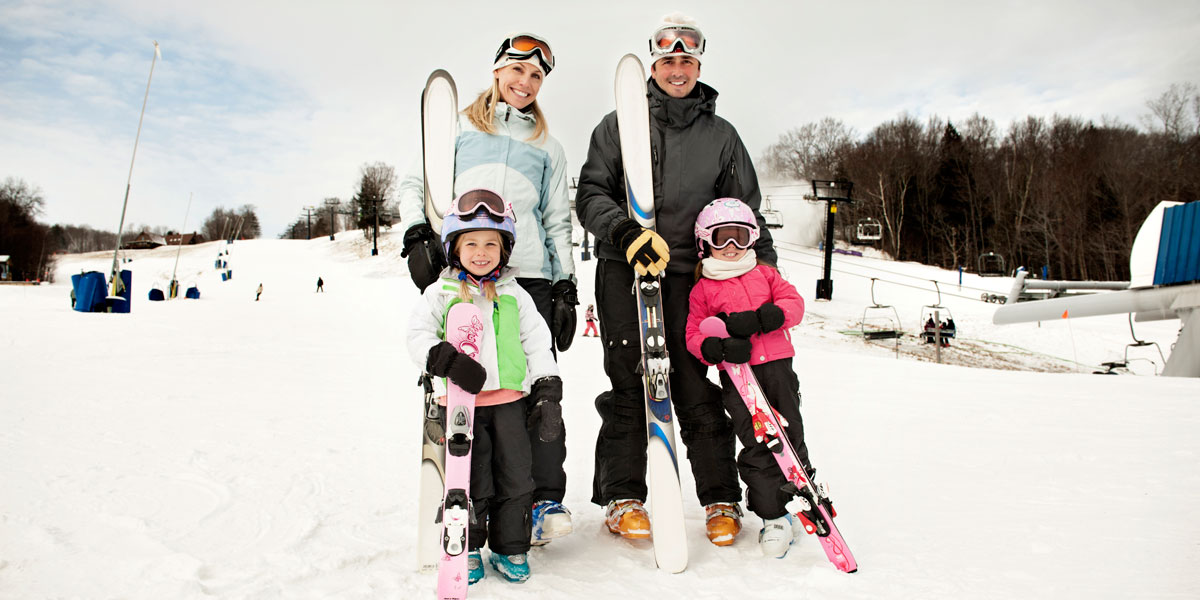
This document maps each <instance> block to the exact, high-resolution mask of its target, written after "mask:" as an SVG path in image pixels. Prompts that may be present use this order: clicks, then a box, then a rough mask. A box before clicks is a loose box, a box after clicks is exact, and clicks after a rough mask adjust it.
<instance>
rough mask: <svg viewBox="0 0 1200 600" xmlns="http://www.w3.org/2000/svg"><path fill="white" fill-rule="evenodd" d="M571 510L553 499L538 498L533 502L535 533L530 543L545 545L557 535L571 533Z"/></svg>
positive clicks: (533, 531)
mask: <svg viewBox="0 0 1200 600" xmlns="http://www.w3.org/2000/svg"><path fill="white" fill-rule="evenodd" d="M571 531H572V526H571V511H569V510H567V507H565V506H563V505H562V503H559V502H555V501H553V500H538V501H537V502H534V503H533V530H532V533H533V535H532V536H531V539H530V540H529V543H530V544H532V545H534V546H544V545H546V544H549V543H550V540H552V539H554V538H556V537H562V536H564V535H567V534H568V533H571Z"/></svg>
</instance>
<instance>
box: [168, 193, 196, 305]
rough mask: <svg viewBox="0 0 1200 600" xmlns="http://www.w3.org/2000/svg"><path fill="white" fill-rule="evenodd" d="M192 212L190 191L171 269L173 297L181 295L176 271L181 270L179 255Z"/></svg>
mask: <svg viewBox="0 0 1200 600" xmlns="http://www.w3.org/2000/svg"><path fill="white" fill-rule="evenodd" d="M190 212H192V193H191V192H188V205H187V210H185V211H183V227H181V228H180V229H179V250H176V251H175V266H174V267H173V268H172V269H171V299H174V298H175V297H176V296H178V295H179V282H178V281H176V280H175V273H176V272H177V271H178V270H179V255H180V254H182V253H183V230H184V228H186V227H187V218H188V213H190Z"/></svg>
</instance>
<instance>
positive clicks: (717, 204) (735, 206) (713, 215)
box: [696, 198, 758, 258]
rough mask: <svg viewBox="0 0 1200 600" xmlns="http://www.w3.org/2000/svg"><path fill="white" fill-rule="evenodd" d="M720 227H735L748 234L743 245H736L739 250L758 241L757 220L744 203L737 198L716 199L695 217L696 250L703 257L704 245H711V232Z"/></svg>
mask: <svg viewBox="0 0 1200 600" xmlns="http://www.w3.org/2000/svg"><path fill="white" fill-rule="evenodd" d="M722 225H736V226H738V227H743V228H745V229H746V231H748V232H749V236H748V238H747V239H748V241H747V242H746V244H745V245H742V244H737V245H738V247H739V248H743V247H744V248H749V247H750V246H753V245H754V242H756V241H758V218H757V217H756V216H755V215H754V210H753V209H751V208H750V207H749V206H748V205H747V204H746V203H745V202H742V201H741V200H738V199H737V198H717V199H716V200H713V201H712V202H709V203H708V206H705V207H704V208H703V209H702V210H701V211H700V214H699V215H697V216H696V250H697V251H699V254H700V257H701V258H703V257H704V245H705V244H712V242H713V232H714V231H716V229H717V228H718V227H720V226H722Z"/></svg>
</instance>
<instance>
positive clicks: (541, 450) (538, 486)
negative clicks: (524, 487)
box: [517, 277, 567, 502]
mask: <svg viewBox="0 0 1200 600" xmlns="http://www.w3.org/2000/svg"><path fill="white" fill-rule="evenodd" d="M517 283H518V284H520V286H521V287H522V288H525V291H527V292H529V295H530V296H533V303H534V304H535V305H537V309H538V312H539V313H541V314H542V318H543V319H545V320H546V327H550V328H551V329H550V332H551V334H553V332H554V329H553V328H552V326H551V324H550V318H551V316H550V315H551V314H552V313H551V308H552V306H553V301H552V299H553V295H552V294H551V291H550V290H551V288H550V282H549V281H548V280H546V279H525V278H523V277H518V278H517ZM551 337H553V335H552V336H551ZM550 351H551V352H554V342H553V341H551V342H550ZM555 357H556V358H557V357H558V354H557V353H555ZM565 383H566V382H565V381H564V384H565ZM564 388H565V386H564ZM528 410H530V411H532V410H533V403H532V402H529V403H528ZM563 429H564V431H563V434H562V435H561V436H559V438H558V439H557V440H554V441H553V442H543V441H542V439H541V438H540V437H538V432H537V428H534V429H532V430H530V431H529V445H530V447H531V448H532V449H533V486H534V489H533V501H534V502H537V501H539V500H553V501H555V502H562V501H563V496H564V495H566V493H567V472H566V471H565V470H563V462H565V461H566V460H567V432H566V430H565V429H566V427H565V426H564V428H563Z"/></svg>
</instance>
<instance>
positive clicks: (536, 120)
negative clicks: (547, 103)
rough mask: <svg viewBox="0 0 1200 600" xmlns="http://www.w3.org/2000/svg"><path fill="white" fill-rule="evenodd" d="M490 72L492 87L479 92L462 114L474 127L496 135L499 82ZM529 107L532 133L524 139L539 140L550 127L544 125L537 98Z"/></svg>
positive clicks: (543, 117) (543, 116)
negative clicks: (531, 116) (531, 113)
mask: <svg viewBox="0 0 1200 600" xmlns="http://www.w3.org/2000/svg"><path fill="white" fill-rule="evenodd" d="M509 66H511V65H509ZM501 68H506V67H501ZM492 73H493V74H492V87H491V88H489V89H486V90H484V91H482V92H480V93H479V96H478V97H476V98H475V101H474V102H472V103H471V105H470V106H468V107H467V108H466V109H465V110H463V114H464V115H467V119H469V120H470V121H471V124H472V125H474V126H475V129H478V130H479V131H482V132H484V133H487V134H491V135H496V124H495V119H496V102H497V101H498V100H499V99H500V83H499V80H498V79H497V78H496V76H495V71H493V72H492ZM529 108H530V111H532V112H533V135H531V136H529V137H528V138H527V139H526V141H530V142H532V141H534V140H540V139H542V138H543V137H545V136H546V135H547V134H549V133H550V128H549V126H547V125H546V115H544V114H542V109H541V107H539V106H538V103H537V100H534V101H533V103H532V104H530V105H529Z"/></svg>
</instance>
